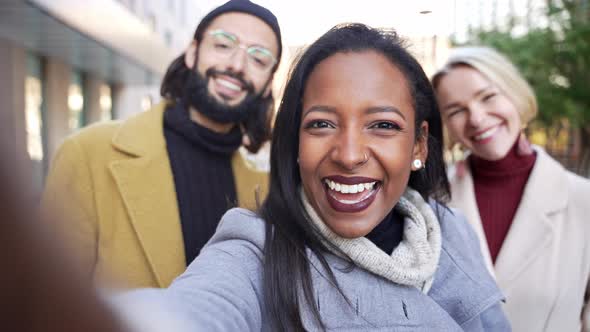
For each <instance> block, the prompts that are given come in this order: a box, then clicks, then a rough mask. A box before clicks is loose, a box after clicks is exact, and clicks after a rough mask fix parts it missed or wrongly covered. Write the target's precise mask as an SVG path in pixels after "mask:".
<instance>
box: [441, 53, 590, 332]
mask: <svg viewBox="0 0 590 332" xmlns="http://www.w3.org/2000/svg"><path fill="white" fill-rule="evenodd" d="M432 82H433V86H434V88H435V90H436V94H437V98H438V102H439V107H440V112H441V116H442V119H443V122H444V124H445V125H446V128H447V129H448V132H449V137H450V138H451V140H453V141H454V142H457V143H460V144H461V145H462V146H463V147H464V148H465V149H467V150H468V151H469V155H468V157H467V159H466V160H465V161H463V162H461V164H460V165H456V166H457V167H456V170H457V171H456V172H455V173H454V175H453V176H452V177H451V178H450V182H451V194H452V201H451V204H450V205H451V206H454V207H457V208H460V209H462V210H463V212H464V213H465V214H466V216H467V219H468V220H469V222H470V223H471V224H472V225H473V226H474V228H475V229H476V232H477V234H478V236H479V238H480V244H481V249H482V252H483V254H484V257H485V259H486V262H487V265H488V268H489V269H490V271H491V272H492V273H494V274H495V276H496V280H497V282H498V284H499V285H500V288H501V289H502V290H503V292H504V295H505V296H506V303H505V306H504V309H505V312H506V313H507V315H508V318H509V319H510V321H511V324H512V327H513V329H514V331H580V330H581V329H584V331H588V330H590V326H589V323H590V322H588V318H589V317H588V311H589V309H588V307H589V305H588V295H589V288H590V287H589V276H590V218H589V215H590V209H589V206H590V181H588V180H586V179H583V178H581V177H578V176H576V175H574V174H572V173H570V172H568V171H567V170H565V169H564V168H563V167H562V166H561V165H560V164H559V163H558V162H557V161H555V160H554V159H553V158H551V157H550V156H549V155H548V154H547V153H546V152H545V151H544V150H543V149H541V148H539V147H537V146H531V145H530V144H529V143H528V141H527V140H526V138H525V136H524V134H523V128H525V127H526V125H527V124H528V123H529V122H530V121H531V120H532V119H533V118H534V117H535V116H536V113H537V102H536V99H535V95H534V93H533V91H532V89H531V88H530V86H529V85H528V84H527V82H526V81H525V80H524V79H523V78H522V76H521V75H520V74H519V72H518V70H517V69H516V68H515V67H514V66H513V65H512V64H511V63H510V62H509V61H508V60H507V59H506V58H505V57H504V56H502V55H500V54H499V53H498V52H496V51H494V50H493V49H490V48H485V47H463V48H458V49H455V50H454V51H453V52H452V54H451V56H450V58H449V59H448V61H447V63H446V65H445V66H444V67H443V68H442V69H441V70H439V71H438V72H437V73H436V74H435V75H434V77H433V80H432Z"/></svg>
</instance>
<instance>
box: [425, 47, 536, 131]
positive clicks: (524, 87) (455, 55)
mask: <svg viewBox="0 0 590 332" xmlns="http://www.w3.org/2000/svg"><path fill="white" fill-rule="evenodd" d="M457 66H469V67H471V68H473V69H475V70H477V71H479V72H480V73H481V74H482V75H483V76H485V77H486V78H487V79H489V80H490V81H491V83H492V84H494V85H496V86H497V87H498V88H499V89H500V90H501V91H502V92H503V93H504V94H505V95H506V96H507V97H508V99H510V101H512V103H514V106H515V107H516V109H517V110H518V113H519V114H520V119H521V121H522V124H523V126H526V125H527V124H528V123H529V122H530V121H531V120H532V119H534V118H535V116H536V115H537V99H536V97H535V93H534V92H533V89H532V88H531V86H530V85H529V84H528V83H527V81H526V80H525V79H524V78H523V77H522V75H521V74H520V72H519V71H518V69H517V68H516V67H515V66H514V65H513V64H512V62H510V61H509V60H508V59H507V58H506V57H505V56H503V55H502V54H500V53H498V52H497V51H496V50H494V49H492V48H489V47H481V46H476V47H458V48H455V49H453V50H452V51H451V55H450V56H449V59H448V60H447V62H446V64H445V65H444V66H443V67H442V68H441V69H439V70H438V71H437V72H436V73H435V74H434V76H433V77H432V85H433V87H434V89H435V90H436V89H437V88H438V85H439V83H440V80H441V79H442V78H443V77H444V75H446V74H448V73H449V72H450V71H451V70H453V68H455V67H457Z"/></svg>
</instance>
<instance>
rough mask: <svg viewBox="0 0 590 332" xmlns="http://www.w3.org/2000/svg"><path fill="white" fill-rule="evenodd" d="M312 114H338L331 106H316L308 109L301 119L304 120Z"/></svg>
mask: <svg viewBox="0 0 590 332" xmlns="http://www.w3.org/2000/svg"><path fill="white" fill-rule="evenodd" d="M312 112H322V113H336V109H334V108H333V107H330V106H324V105H314V106H312V107H310V108H308V109H307V110H305V111H303V114H301V118H304V117H305V116H306V115H308V114H309V113H312Z"/></svg>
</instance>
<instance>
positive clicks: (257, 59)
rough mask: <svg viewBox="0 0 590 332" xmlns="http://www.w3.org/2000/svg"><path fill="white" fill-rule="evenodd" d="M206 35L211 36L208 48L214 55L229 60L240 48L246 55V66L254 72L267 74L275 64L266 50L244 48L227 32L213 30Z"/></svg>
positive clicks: (272, 56)
mask: <svg viewBox="0 0 590 332" xmlns="http://www.w3.org/2000/svg"><path fill="white" fill-rule="evenodd" d="M208 35H209V36H211V38H210V44H211V45H210V46H211V49H212V50H213V51H214V52H215V53H217V54H219V55H220V56H223V57H228V58H229V57H231V56H233V55H234V54H235V53H236V51H237V50H238V48H241V49H243V50H244V51H246V54H247V55H248V57H247V59H248V64H249V65H250V67H251V68H253V69H255V70H256V71H259V72H268V71H269V70H270V69H271V68H272V66H274V64H275V63H277V59H276V58H275V57H274V55H272V52H271V51H269V50H268V49H266V48H264V47H261V46H246V45H244V44H242V43H240V41H239V39H238V37H237V36H235V35H233V34H231V33H229V32H226V31H223V30H214V31H211V32H209V33H208Z"/></svg>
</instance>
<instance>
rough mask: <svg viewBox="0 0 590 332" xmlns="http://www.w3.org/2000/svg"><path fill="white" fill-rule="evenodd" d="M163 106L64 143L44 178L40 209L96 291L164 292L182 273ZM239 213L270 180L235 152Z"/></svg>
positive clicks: (253, 202) (253, 204) (259, 195)
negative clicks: (54, 221)
mask: <svg viewBox="0 0 590 332" xmlns="http://www.w3.org/2000/svg"><path fill="white" fill-rule="evenodd" d="M165 106H166V105H165V103H161V104H158V105H156V106H155V107H154V108H153V109H151V110H149V111H147V112H143V113H140V114H138V115H136V116H134V117H132V118H130V119H128V120H126V121H124V122H111V123H103V124H97V125H93V126H90V127H88V128H85V129H83V130H81V131H80V132H78V133H76V134H75V135H73V136H71V137H69V138H67V139H66V140H65V142H64V143H63V144H62V146H61V147H60V148H59V150H58V151H57V153H56V155H55V157H54V160H53V163H52V167H51V170H50V172H49V175H48V177H47V182H46V187H45V192H44V194H43V199H42V209H43V210H44V211H46V212H50V213H54V214H55V215H57V216H59V217H58V219H59V220H62V221H63V222H61V223H60V225H61V226H63V228H64V229H63V231H64V234H66V236H67V239H68V243H67V244H68V247H70V248H72V250H73V253H74V256H76V257H78V258H79V259H80V261H81V262H80V263H81V266H82V269H83V272H84V273H86V274H87V275H89V276H92V277H94V278H95V279H97V280H98V281H99V283H100V284H102V285H105V284H108V285H112V286H115V285H116V286H123V287H166V286H168V285H169V284H170V283H171V282H172V280H173V279H174V278H175V277H176V276H178V275H179V274H180V273H182V272H183V271H184V270H185V268H186V263H185V256H184V243H183V238H182V230H181V225H180V217H179V211H178V205H177V199H176V191H175V188H174V179H173V176H172V170H171V168H170V161H169V158H168V152H167V150H166V141H165V138H164V132H163V114H164V110H165ZM232 167H233V171H234V176H235V178H236V191H237V197H238V202H239V205H240V206H241V207H246V208H250V209H253V208H255V207H256V199H257V198H258V199H259V200H260V201H261V200H262V199H263V198H264V197H265V195H266V191H267V186H268V178H267V173H264V172H261V171H257V170H255V169H254V168H253V166H251V165H249V164H248V162H247V161H246V160H245V159H244V158H243V157H242V156H241V154H240V153H239V152H236V153H235V154H234V156H233V158H232Z"/></svg>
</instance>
